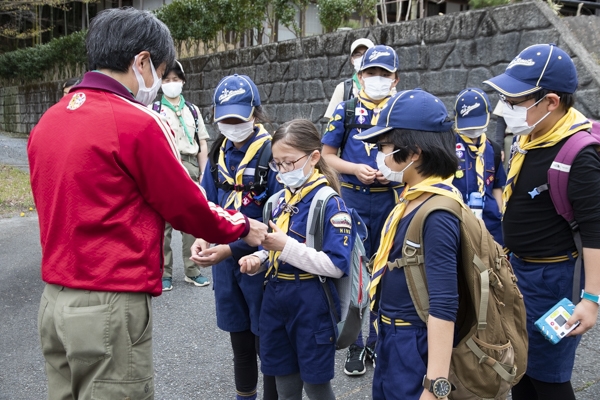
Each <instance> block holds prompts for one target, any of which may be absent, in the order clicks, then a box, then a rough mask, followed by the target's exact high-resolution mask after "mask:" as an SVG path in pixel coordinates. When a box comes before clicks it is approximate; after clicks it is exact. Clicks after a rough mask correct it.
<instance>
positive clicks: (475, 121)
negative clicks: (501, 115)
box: [454, 88, 490, 131]
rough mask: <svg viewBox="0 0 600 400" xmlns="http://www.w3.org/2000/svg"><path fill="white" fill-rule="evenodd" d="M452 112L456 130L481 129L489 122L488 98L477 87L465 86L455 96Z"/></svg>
mask: <svg viewBox="0 0 600 400" xmlns="http://www.w3.org/2000/svg"><path fill="white" fill-rule="evenodd" d="M454 113H455V114H454V127H455V129H456V130H457V131H461V130H464V129H483V128H485V127H487V126H488V123H489V122H490V99H488V97H487V94H485V92H484V91H483V90H481V89H479V88H467V89H465V90H463V91H462V92H460V93H459V94H458V96H457V97H456V103H455V104H454Z"/></svg>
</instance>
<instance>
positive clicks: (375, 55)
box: [369, 50, 391, 61]
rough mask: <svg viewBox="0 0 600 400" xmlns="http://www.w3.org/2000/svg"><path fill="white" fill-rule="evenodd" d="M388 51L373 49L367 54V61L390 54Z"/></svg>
mask: <svg viewBox="0 0 600 400" xmlns="http://www.w3.org/2000/svg"><path fill="white" fill-rule="evenodd" d="M390 55H391V54H390V52H389V51H377V50H374V51H373V53H371V55H370V56H369V61H373V60H377V59H378V58H379V57H383V56H390Z"/></svg>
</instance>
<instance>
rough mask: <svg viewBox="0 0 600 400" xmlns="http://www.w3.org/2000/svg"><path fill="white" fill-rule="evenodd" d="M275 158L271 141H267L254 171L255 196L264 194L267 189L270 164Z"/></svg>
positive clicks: (261, 149) (259, 154) (260, 151)
mask: <svg viewBox="0 0 600 400" xmlns="http://www.w3.org/2000/svg"><path fill="white" fill-rule="evenodd" d="M272 158H273V153H272V151H271V141H270V140H267V141H266V142H265V143H264V144H263V145H262V147H261V148H260V150H259V153H258V163H257V164H256V168H255V169H254V184H255V194H260V193H262V192H264V191H265V190H266V188H267V175H268V174H269V162H270V161H271V159H272Z"/></svg>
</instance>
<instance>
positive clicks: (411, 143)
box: [378, 129, 458, 178]
mask: <svg viewBox="0 0 600 400" xmlns="http://www.w3.org/2000/svg"><path fill="white" fill-rule="evenodd" d="M378 141H379V142H389V143H393V144H394V150H397V149H399V150H400V151H398V152H397V153H394V154H393V155H392V157H394V161H396V162H397V163H401V162H406V161H407V160H408V158H409V157H410V156H412V155H413V154H417V153H420V154H421V163H420V164H419V165H418V166H417V167H416V168H417V172H419V173H420V174H421V175H423V176H424V177H430V176H440V177H442V178H449V177H450V176H452V175H453V174H454V173H456V169H457V168H458V158H456V151H455V149H456V136H455V135H454V133H452V131H446V132H426V131H416V130H412V129H394V130H391V131H389V132H386V133H385V134H383V135H381V137H380V139H379V140H378Z"/></svg>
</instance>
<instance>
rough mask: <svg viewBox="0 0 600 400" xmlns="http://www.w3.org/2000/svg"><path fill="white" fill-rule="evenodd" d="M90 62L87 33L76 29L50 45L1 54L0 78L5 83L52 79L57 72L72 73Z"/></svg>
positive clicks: (49, 43) (52, 41)
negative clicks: (86, 39)
mask: <svg viewBox="0 0 600 400" xmlns="http://www.w3.org/2000/svg"><path fill="white" fill-rule="evenodd" d="M86 61H87V57H86V51H85V32H84V31H81V32H75V33H72V34H70V35H68V36H63V37H61V38H57V39H53V40H51V41H50V42H48V43H47V44H42V45H38V46H35V47H28V48H25V49H19V50H16V51H11V52H9V53H4V54H0V78H1V79H2V80H3V81H5V82H15V81H17V80H18V81H26V82H30V81H38V80H52V79H53V78H54V79H56V78H57V77H56V76H55V75H56V72H57V71H58V72H61V71H66V72H68V73H71V71H75V70H78V69H81V67H82V66H84V65H85V63H86ZM68 73H66V74H64V75H68ZM61 75H63V74H61Z"/></svg>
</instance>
